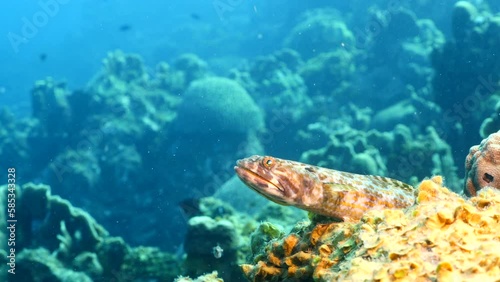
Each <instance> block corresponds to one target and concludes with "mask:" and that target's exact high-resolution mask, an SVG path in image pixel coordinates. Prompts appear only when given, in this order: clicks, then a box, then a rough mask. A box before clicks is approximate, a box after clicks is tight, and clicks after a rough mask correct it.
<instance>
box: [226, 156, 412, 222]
mask: <svg viewBox="0 0 500 282" xmlns="http://www.w3.org/2000/svg"><path fill="white" fill-rule="evenodd" d="M234 169H235V171H236V174H237V175H238V177H239V178H240V179H241V180H242V181H243V182H244V183H245V184H246V185H247V186H248V187H250V188H252V189H253V190H255V191H256V192H257V193H259V194H261V195H262V196H264V197H266V198H268V199H269V200H271V201H273V202H275V203H278V204H281V205H290V206H295V207H298V208H300V209H303V210H306V211H310V212H313V213H316V214H321V215H325V216H329V217H333V218H335V219H340V220H343V221H350V222H353V221H357V220H359V219H360V218H361V217H362V216H363V214H364V213H365V212H367V211H368V210H381V209H400V208H406V207H409V206H411V205H413V204H414V203H415V199H416V189H415V188H414V187H413V186H411V185H408V184H406V183H403V182H401V181H398V180H395V179H391V178H387V177H381V176H375V175H361V174H354V173H348V172H343V171H338V170H333V169H327V168H323V167H318V166H313V165H308V164H304V163H300V162H295V161H289V160H283V159H278V158H274V157H270V156H257V155H255V156H251V157H249V158H246V159H242V160H238V161H237V162H236V166H235V167H234Z"/></svg>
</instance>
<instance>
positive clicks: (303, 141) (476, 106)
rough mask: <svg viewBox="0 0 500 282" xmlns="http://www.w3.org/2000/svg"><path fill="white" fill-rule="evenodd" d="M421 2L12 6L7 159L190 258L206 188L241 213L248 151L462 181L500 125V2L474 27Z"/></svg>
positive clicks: (4, 50) (481, 10)
mask: <svg viewBox="0 0 500 282" xmlns="http://www.w3.org/2000/svg"><path fill="white" fill-rule="evenodd" d="M269 2H272V3H269ZM419 2H421V3H413V2H412V1H403V0H401V1H374V2H373V3H370V4H368V3H367V2H366V1H350V2H348V3H347V2H346V1H315V3H313V4H310V3H303V1H281V0H280V1H278V0H276V1H264V0H256V1H250V0H232V1H230V0H211V1H195V0H184V1H179V0H172V1H153V0H146V1H142V2H124V1H115V0H104V1H76V0H59V1H58V0H41V1H38V2H32V1H16V2H15V3H14V2H8V3H3V9H2V10H1V11H0V17H1V18H2V24H1V25H0V35H1V37H0V38H1V39H0V62H1V66H2V67H1V68H0V107H1V108H6V109H7V110H8V111H9V112H10V113H9V114H7V113H6V112H3V113H2V117H1V119H2V121H1V123H0V143H1V144H0V168H1V169H2V171H6V170H7V168H9V167H16V170H17V175H18V176H17V184H19V185H22V184H25V183H28V182H34V183H37V184H47V185H50V186H51V191H52V194H53V195H60V196H61V197H62V198H64V199H67V200H69V202H70V203H71V204H72V205H73V206H75V207H79V208H82V209H83V210H85V211H86V212H88V213H89V214H90V215H91V216H92V217H94V218H95V220H96V221H97V222H98V223H100V224H101V225H102V226H103V227H104V228H105V229H106V230H108V231H109V232H110V235H111V236H118V237H122V238H123V239H124V240H125V242H126V243H127V244H129V245H130V246H134V247H135V246H139V245H144V246H154V247H158V248H160V249H161V250H162V251H165V252H170V253H173V254H176V255H177V258H178V260H179V261H182V260H183V258H182V257H183V255H184V253H185V246H186V243H187V242H186V240H187V239H186V238H191V237H189V236H188V237H186V231H187V226H188V220H189V219H190V218H191V217H192V216H194V215H193V214H190V212H189V211H191V212H193V213H194V214H195V215H200V213H201V214H205V215H206V214H207V212H206V210H205V211H203V208H201V209H202V211H200V210H199V209H200V206H199V200H200V199H203V198H206V197H210V196H213V195H214V194H215V195H216V196H217V197H218V198H219V199H223V200H224V201H227V202H229V204H230V205H231V204H232V205H233V208H234V209H235V210H239V209H243V208H242V207H243V206H244V205H243V203H242V202H238V200H237V198H238V197H237V196H238V195H239V194H241V193H242V192H241V191H240V190H237V189H230V188H229V189H226V190H224V191H223V192H221V187H222V186H225V187H233V188H235V187H238V188H239V189H246V188H242V187H241V186H238V185H239V184H240V183H239V182H238V184H234V183H237V182H235V181H234V180H235V179H234V178H232V177H234V172H233V165H234V163H235V161H236V160H237V159H239V158H243V157H247V156H250V155H252V154H269V155H273V156H276V157H281V158H285V159H293V160H298V161H303V162H309V163H312V164H315V165H321V166H326V167H331V168H335V169H340V170H346V171H351V172H356V173H370V174H379V175H382V174H383V175H387V176H390V177H394V178H397V179H399V180H402V181H405V182H411V183H412V184H414V183H416V182H418V181H420V180H422V179H423V178H425V177H429V176H432V175H433V174H442V175H445V177H446V178H447V179H448V181H449V182H448V184H449V186H450V187H451V188H452V189H453V190H455V191H457V192H460V191H462V190H463V181H462V178H463V175H464V174H465V171H464V168H463V167H464V160H465V157H466V155H467V153H468V149H469V148H470V147H471V146H472V145H476V144H479V143H480V141H481V139H482V138H484V137H485V136H487V135H488V134H490V133H493V132H495V131H497V130H498V129H500V128H496V124H495V123H493V125H491V124H490V127H488V128H487V129H485V130H483V131H480V128H483V129H484V128H486V127H485V125H484V124H485V120H486V119H487V118H489V117H495V116H496V115H498V110H496V109H495V104H496V102H497V101H498V92H499V91H498V89H499V85H498V79H499V78H498V70H499V69H500V60H499V59H498V52H499V51H500V41H499V40H498V39H494V38H495V36H497V34H490V33H488V28H490V30H495V29H494V28H493V26H494V25H495V24H497V23H496V22H495V17H496V20H498V17H499V16H495V15H498V13H499V12H500V5H498V4H497V3H496V2H495V1H493V0H491V1H470V2H467V3H469V4H466V2H462V3H461V5H462V6H460V7H466V8H464V9H465V10H467V9H472V10H474V9H476V10H477V13H473V15H472V16H470V18H468V19H465V20H464V19H463V17H462V18H460V16H457V13H459V12H457V11H458V10H457V9H458V8H456V7H455V8H454V6H455V5H456V2H457V1H451V0H446V1H439V3H437V2H436V3H434V2H432V1H428V2H425V1H419ZM424 2H425V3H424ZM467 7H468V8H467ZM454 9H455V10H454ZM453 11H455V12H456V13H455V16H454V12H453ZM465 17H466V18H467V17H468V15H467V16H465ZM499 22H500V21H499ZM474 28H476V31H474ZM477 30H480V32H478V31H477ZM474 32H476V33H474ZM492 38H493V39H492ZM495 40H496V41H495ZM117 50H121V51H119V52H117ZM186 54H190V55H189V56H187V57H186V56H185V55H186ZM134 56H136V57H134ZM106 58H107V59H106ZM127 58H128V59H129V60H130V61H129V63H123V62H124V61H121V62H122V63H123V65H121V66H118V67H116V69H113V70H111V71H110V70H109V69H108V70H107V71H106V67H105V66H106V63H105V60H108V65H107V66H108V67H110V66H111V65H112V64H113V62H114V63H117V62H119V61H120V60H126V59H127ZM193 58H194V59H193ZM110 61H111V63H109V62H110ZM160 62H164V63H166V64H168V66H169V67H168V69H169V71H166V72H165V73H167V74H166V75H165V73H163V74H162V71H161V66H160V67H159V66H158V65H159V64H160ZM117 64H118V63H117ZM138 65H139V67H137V66H138ZM164 66H165V65H164ZM117 69H118V70H117ZM127 71H130V73H128V74H127ZM138 73H139V74H138ZM162 75H163V76H162ZM48 77H51V79H52V80H50V79H47V78H48ZM110 77H112V78H110ZM162 79H164V80H162ZM41 80H43V81H41ZM35 81H39V85H40V83H41V84H42V85H52V86H48V88H47V89H49V90H47V89H46V88H43V87H41V88H40V87H39V88H37V87H36V86H35ZM160 81H162V82H160ZM197 82H198V84H196V83H197ZM58 83H63V84H64V86H62V84H61V86H57V87H55V88H53V85H57V84H58ZM162 83H163V84H162ZM478 87H480V89H481V90H480V92H478V90H477V89H478ZM37 89H38V90H37ZM44 89H45V90H44ZM50 89H52V90H50ZM54 89H59V90H56V92H57V91H61V92H59V94H54V92H53V90H54ZM51 91H52V92H51ZM475 91H476V92H475ZM37 95H39V96H37ZM36 97H38V98H36ZM40 97H41V98H40ZM37 99H38V100H37ZM10 115H12V116H10ZM497 124H498V123H497ZM482 125H483V127H481V126H482ZM0 175H3V174H2V173H0ZM230 179H232V181H233V182H228V181H230ZM3 182H5V183H6V181H2V180H1V179H0V183H3ZM228 183H233V184H228ZM249 195H251V196H248V197H253V196H254V194H249ZM233 196H234V199H232V198H233ZM245 197H247V196H245ZM231 199H232V200H233V202H231ZM260 200H261V199H260V198H259V197H256V198H252V200H248V201H250V202H251V201H257V202H258V201H260ZM252 203H253V202H252ZM240 204H241V206H240ZM246 204H248V203H246ZM264 204H267V202H265V201H264V202H258V205H264ZM211 209H212V211H213V213H214V215H213V217H214V218H217V216H218V217H219V218H222V217H224V216H225V215H226V214H227V208H224V207H222V205H221V206H220V207H215V208H214V207H211ZM245 209H246V210H241V212H243V213H246V212H250V210H252V209H254V208H252V207H250V205H249V206H248V207H246V208H245ZM42 219H43V218H42ZM42 219H38V220H36V221H35V220H33V222H32V225H33V226H36V228H35V227H33V228H34V230H38V226H40V225H42V226H43V221H40V220H42ZM54 232H55V233H54V234H57V233H58V232H59V231H58V230H55V231H54ZM35 236H36V235H35ZM200 236H201V235H200ZM212 239H213V240H215V241H217V238H215V239H214V238H212ZM212 239H207V240H212ZM33 240H34V241H36V240H35V239H33ZM34 241H33V242H34ZM33 242H24V243H23V247H22V248H23V249H24V248H29V246H30V244H31V243H33ZM33 244H34V245H32V246H36V245H37V244H39V245H38V246H42V247H47V246H44V245H43V244H40V242H39V241H37V243H36V244H35V243H33ZM47 248H48V249H49V250H50V251H54V250H53V249H50V248H49V247H47ZM20 251H22V249H19V250H18V252H20ZM179 274H181V273H179ZM13 281H15V280H13Z"/></svg>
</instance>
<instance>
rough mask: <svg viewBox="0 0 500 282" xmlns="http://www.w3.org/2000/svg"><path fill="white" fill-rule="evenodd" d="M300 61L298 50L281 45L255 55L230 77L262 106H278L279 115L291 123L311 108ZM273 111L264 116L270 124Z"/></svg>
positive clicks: (270, 107)
mask: <svg viewBox="0 0 500 282" xmlns="http://www.w3.org/2000/svg"><path fill="white" fill-rule="evenodd" d="M302 64H303V62H302V59H301V57H300V55H299V53H297V52H296V51H294V50H291V49H283V50H279V51H276V52H274V53H273V54H270V55H267V56H261V57H258V58H256V59H255V61H254V62H252V64H251V65H250V67H249V69H248V70H233V71H232V73H231V77H233V78H234V79H236V80H237V81H239V82H240V83H241V84H242V86H243V87H245V89H247V90H248V92H249V93H250V95H251V96H252V97H254V98H255V101H256V103H257V104H258V105H259V106H260V107H261V108H263V109H279V112H280V116H284V117H285V119H290V121H289V122H290V123H291V122H298V121H300V120H301V119H303V118H305V117H306V116H307V113H308V111H309V110H311V108H312V101H311V99H310V98H309V96H308V95H307V87H306V84H305V83H304V79H303V78H302V76H301V75H299V68H300V67H301V65H302ZM271 112H273V113H275V112H276V110H274V111H271ZM275 115H276V114H274V115H267V116H266V124H267V125H270V126H271V124H272V123H273V117H274V116H275ZM270 126H269V127H270Z"/></svg>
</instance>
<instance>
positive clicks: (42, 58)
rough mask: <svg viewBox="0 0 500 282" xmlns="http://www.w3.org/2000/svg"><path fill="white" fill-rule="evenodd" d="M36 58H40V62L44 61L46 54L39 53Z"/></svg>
mask: <svg viewBox="0 0 500 282" xmlns="http://www.w3.org/2000/svg"><path fill="white" fill-rule="evenodd" d="M38 58H39V59H40V61H41V62H45V60H47V54H45V53H41V54H40V55H39V56H38Z"/></svg>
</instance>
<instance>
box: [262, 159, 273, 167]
mask: <svg viewBox="0 0 500 282" xmlns="http://www.w3.org/2000/svg"><path fill="white" fill-rule="evenodd" d="M262 165H263V166H264V167H265V168H267V169H270V168H272V167H273V166H274V160H273V158H271V157H264V159H262Z"/></svg>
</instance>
